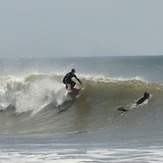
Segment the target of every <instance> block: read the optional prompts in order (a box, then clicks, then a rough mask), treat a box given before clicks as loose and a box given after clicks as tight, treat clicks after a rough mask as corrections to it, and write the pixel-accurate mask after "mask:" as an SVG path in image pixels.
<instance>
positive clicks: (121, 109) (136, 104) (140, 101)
mask: <svg viewBox="0 0 163 163" xmlns="http://www.w3.org/2000/svg"><path fill="white" fill-rule="evenodd" d="M149 97H150V94H149V93H148V92H144V96H143V97H141V98H140V99H139V100H138V101H137V102H136V103H135V104H134V105H135V106H138V105H140V104H142V103H143V102H144V101H145V100H147V99H149ZM118 110H119V111H124V112H126V111H129V110H130V109H126V108H125V107H120V108H118Z"/></svg>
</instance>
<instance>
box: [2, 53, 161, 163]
mask: <svg viewBox="0 0 163 163" xmlns="http://www.w3.org/2000/svg"><path fill="white" fill-rule="evenodd" d="M72 68H75V69H76V75H77V76H78V77H79V78H80V80H81V81H82V85H80V84H78V83H77V85H76V86H77V87H81V88H82V91H81V92H80V93H79V95H77V96H71V95H68V94H67V91H66V89H65V86H64V85H63V83H62V79H63V76H64V75H65V74H66V73H67V72H69V71H70V70H71V69H72ZM0 69H1V71H0V163H19V162H20V163H33V162H34V163H43V162H44V163H45V162H47V163H54V162H59V163H60V162H65V163H67V162H70V163H72V162H75V163H76V162H82V163H83V162H98V163H99V162H110V163H113V162H115V163H122V162H124V163H131V162H132V163H155V162H163V136H162V135H163V129H162V128H163V120H162V116H163V107H162V106H163V100H162V97H163V75H162V74H163V56H128V57H127V56H126V57H81V58H28V59H23V58H22V59H0ZM145 91H147V92H149V93H150V95H151V96H150V99H149V100H148V101H145V102H144V103H143V104H141V105H140V106H134V104H135V102H136V101H137V100H138V99H139V98H141V97H142V96H143V94H144V92H145ZM122 106H123V107H125V108H128V109H129V110H130V111H128V112H121V111H118V110H117V109H118V108H119V107H122Z"/></svg>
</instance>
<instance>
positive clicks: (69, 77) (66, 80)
mask: <svg viewBox="0 0 163 163" xmlns="http://www.w3.org/2000/svg"><path fill="white" fill-rule="evenodd" d="M75 72H76V71H75V69H74V68H73V69H72V70H71V72H69V73H67V74H66V75H65V76H64V78H63V83H64V84H65V85H66V89H68V84H70V86H71V90H72V89H73V88H74V86H75V85H76V82H75V81H73V80H72V78H73V77H74V78H76V79H77V80H78V82H79V83H80V84H82V83H81V81H80V79H79V78H77V76H76V75H75Z"/></svg>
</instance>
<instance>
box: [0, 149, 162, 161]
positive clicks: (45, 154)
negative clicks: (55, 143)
mask: <svg viewBox="0 0 163 163" xmlns="http://www.w3.org/2000/svg"><path fill="white" fill-rule="evenodd" d="M39 149H40V148H37V150H36V149H35V150H34V149H30V150H23V149H19V150H18V149H17V150H14V149H10V150H2V149H1V151H0V162H3V163H10V162H21V163H26V162H29V163H30V162H31V163H33V162H37V163H43V162H45V163H46V162H47V163H54V162H55V163H57V162H58V163H60V162H63V163H64V162H65V163H68V162H70V163H81V162H110V163H115V162H116V163H121V162H133V163H134V162H135V163H136V162H149V163H154V162H158V163H161V162H162V161H163V148H162V147H148V148H134V149H130V148H118V149H111V148H96V147H95V146H94V148H90V149H87V148H84V150H80V149H74V148H65V149H64V148H63V149H55V148H53V149H45V150H43V148H42V149H41V150H40V151H39Z"/></svg>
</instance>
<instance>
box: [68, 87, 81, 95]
mask: <svg viewBox="0 0 163 163" xmlns="http://www.w3.org/2000/svg"><path fill="white" fill-rule="evenodd" d="M80 91H81V88H73V89H71V90H70V89H69V90H68V94H70V95H76V94H79V92H80Z"/></svg>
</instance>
